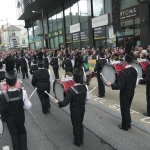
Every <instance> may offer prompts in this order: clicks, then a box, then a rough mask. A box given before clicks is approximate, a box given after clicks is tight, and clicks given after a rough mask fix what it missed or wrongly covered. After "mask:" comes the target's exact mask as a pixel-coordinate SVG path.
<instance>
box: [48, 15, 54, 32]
mask: <svg viewBox="0 0 150 150" xmlns="http://www.w3.org/2000/svg"><path fill="white" fill-rule="evenodd" d="M48 23H49V26H48V27H49V33H50V32H52V31H53V23H52V17H49V18H48Z"/></svg>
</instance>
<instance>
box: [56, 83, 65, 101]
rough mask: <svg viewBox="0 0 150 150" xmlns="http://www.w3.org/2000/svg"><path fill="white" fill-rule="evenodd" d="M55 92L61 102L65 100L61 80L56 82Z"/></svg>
mask: <svg viewBox="0 0 150 150" xmlns="http://www.w3.org/2000/svg"><path fill="white" fill-rule="evenodd" d="M53 91H54V93H55V97H56V99H57V100H59V101H63V100H64V89H63V85H62V83H61V81H60V80H55V82H54V85H53Z"/></svg>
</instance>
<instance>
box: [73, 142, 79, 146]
mask: <svg viewBox="0 0 150 150" xmlns="http://www.w3.org/2000/svg"><path fill="white" fill-rule="evenodd" d="M72 143H73V144H74V145H75V146H78V147H79V146H80V144H76V142H75V141H73V142H72Z"/></svg>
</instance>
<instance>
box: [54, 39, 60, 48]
mask: <svg viewBox="0 0 150 150" xmlns="http://www.w3.org/2000/svg"><path fill="white" fill-rule="evenodd" d="M54 45H55V48H56V49H58V48H59V44H58V36H57V37H54Z"/></svg>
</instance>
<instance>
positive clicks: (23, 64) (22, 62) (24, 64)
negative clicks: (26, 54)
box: [18, 58, 28, 72]
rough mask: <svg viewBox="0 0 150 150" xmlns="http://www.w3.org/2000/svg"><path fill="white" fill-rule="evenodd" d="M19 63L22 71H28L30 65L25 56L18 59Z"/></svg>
mask: <svg viewBox="0 0 150 150" xmlns="http://www.w3.org/2000/svg"><path fill="white" fill-rule="evenodd" d="M18 64H19V66H21V71H22V72H27V69H28V67H27V62H26V60H25V58H20V59H19V61H18Z"/></svg>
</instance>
